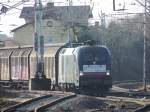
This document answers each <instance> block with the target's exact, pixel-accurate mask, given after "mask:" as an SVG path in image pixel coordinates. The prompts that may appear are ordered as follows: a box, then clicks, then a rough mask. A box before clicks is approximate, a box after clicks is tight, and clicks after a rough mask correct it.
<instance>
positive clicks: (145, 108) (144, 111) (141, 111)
mask: <svg viewBox="0 0 150 112" xmlns="http://www.w3.org/2000/svg"><path fill="white" fill-rule="evenodd" d="M149 110H150V104H146V105H144V106H143V107H141V108H138V109H136V110H134V111H133V112H149Z"/></svg>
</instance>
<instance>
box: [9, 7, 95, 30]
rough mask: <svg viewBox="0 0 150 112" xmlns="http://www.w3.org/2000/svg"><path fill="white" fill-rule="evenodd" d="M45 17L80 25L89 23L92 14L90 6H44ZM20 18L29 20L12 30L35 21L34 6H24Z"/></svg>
mask: <svg viewBox="0 0 150 112" xmlns="http://www.w3.org/2000/svg"><path fill="white" fill-rule="evenodd" d="M43 12H44V14H43V18H44V19H48V18H52V19H56V20H60V21H62V22H64V24H69V23H70V22H72V23H74V24H76V25H78V24H80V25H87V23H88V19H89V16H90V15H92V12H91V9H90V6H89V5H88V6H52V5H51V6H47V7H44V8H43ZM68 12H69V13H68ZM20 18H24V19H25V20H27V21H26V22H27V23H25V24H23V25H21V26H19V27H17V28H15V29H13V30H11V31H12V32H15V31H17V30H18V29H20V28H23V27H25V26H27V25H28V24H31V23H33V22H34V7H23V9H22V11H21V14H20Z"/></svg>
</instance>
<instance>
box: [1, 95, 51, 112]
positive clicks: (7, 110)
mask: <svg viewBox="0 0 150 112" xmlns="http://www.w3.org/2000/svg"><path fill="white" fill-rule="evenodd" d="M49 97H52V95H44V96H40V97H37V98H33V99H31V100H28V101H25V102H23V103H19V104H16V105H14V106H10V107H8V108H4V109H2V110H1V112H16V110H17V109H18V108H21V107H24V106H25V105H29V104H31V103H33V102H36V101H39V100H41V99H44V98H49ZM31 111H33V110H31ZM24 112H30V111H29V110H26V111H24Z"/></svg>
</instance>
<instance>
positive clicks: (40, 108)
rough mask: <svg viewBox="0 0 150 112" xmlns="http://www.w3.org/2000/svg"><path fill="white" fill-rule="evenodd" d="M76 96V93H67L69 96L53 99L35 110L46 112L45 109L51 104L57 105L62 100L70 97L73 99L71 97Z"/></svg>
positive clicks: (36, 111)
mask: <svg viewBox="0 0 150 112" xmlns="http://www.w3.org/2000/svg"><path fill="white" fill-rule="evenodd" d="M74 97H76V94H71V95H67V96H64V97H61V98H57V99H55V100H53V101H50V102H49V103H48V104H46V105H42V106H40V107H38V108H36V109H35V112H44V110H47V109H48V108H50V107H51V106H54V105H57V104H59V103H61V102H64V101H65V100H68V99H71V98H74Z"/></svg>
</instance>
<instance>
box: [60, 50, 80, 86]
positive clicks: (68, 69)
mask: <svg viewBox="0 0 150 112" xmlns="http://www.w3.org/2000/svg"><path fill="white" fill-rule="evenodd" d="M74 50H75V49H74V48H66V49H64V51H62V53H60V56H59V83H63V84H73V85H76V86H78V81H77V80H78V75H77V70H76V69H77V66H76V65H77V61H76V59H75V56H74V55H73V51H74Z"/></svg>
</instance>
